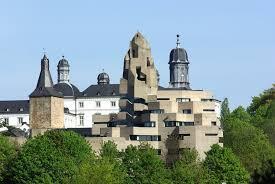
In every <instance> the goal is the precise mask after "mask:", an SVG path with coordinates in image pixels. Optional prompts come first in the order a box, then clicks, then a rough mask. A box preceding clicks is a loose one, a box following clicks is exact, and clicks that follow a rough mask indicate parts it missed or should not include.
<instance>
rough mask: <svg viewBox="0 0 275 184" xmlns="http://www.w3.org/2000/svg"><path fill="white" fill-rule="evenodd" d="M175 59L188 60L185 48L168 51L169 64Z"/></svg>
mask: <svg viewBox="0 0 275 184" xmlns="http://www.w3.org/2000/svg"><path fill="white" fill-rule="evenodd" d="M173 61H174V62H176V61H183V62H188V55H187V52H186V50H185V49H183V48H175V49H172V50H171V52H170V59H169V64H170V63H172V62H173Z"/></svg>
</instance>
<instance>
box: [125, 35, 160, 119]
mask: <svg viewBox="0 0 275 184" xmlns="http://www.w3.org/2000/svg"><path fill="white" fill-rule="evenodd" d="M157 89H158V82H157V71H156V68H155V65H154V61H153V58H152V55H151V48H150V46H149V43H148V42H147V40H146V39H145V38H144V37H143V35H142V34H141V33H139V32H137V33H136V34H135V36H134V37H133V39H132V40H131V42H130V47H129V50H128V51H127V53H126V56H125V58H124V67H123V77H122V78H121V80H120V94H121V95H122V96H125V97H124V99H121V100H120V108H121V111H122V112H127V113H128V115H131V119H132V120H129V121H128V122H131V121H132V122H133V123H134V124H135V122H140V121H139V118H140V116H139V114H141V112H142V111H144V110H147V109H148V107H147V102H148V101H156V100H157V97H156V95H157Z"/></svg>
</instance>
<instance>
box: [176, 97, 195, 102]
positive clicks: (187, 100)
mask: <svg viewBox="0 0 275 184" xmlns="http://www.w3.org/2000/svg"><path fill="white" fill-rule="evenodd" d="M190 101H191V99H190V98H177V99H176V102H190Z"/></svg>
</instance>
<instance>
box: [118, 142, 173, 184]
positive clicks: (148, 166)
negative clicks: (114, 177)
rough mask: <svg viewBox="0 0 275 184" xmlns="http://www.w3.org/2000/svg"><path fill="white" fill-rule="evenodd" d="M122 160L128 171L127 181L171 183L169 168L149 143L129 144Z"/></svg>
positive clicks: (156, 183)
mask: <svg viewBox="0 0 275 184" xmlns="http://www.w3.org/2000/svg"><path fill="white" fill-rule="evenodd" d="M122 162H123V167H124V168H125V169H126V171H127V176H128V177H127V181H126V182H127V183H143V184H146V183H150V184H161V183H171V181H170V180H169V176H170V174H169V170H168V169H166V168H165V165H164V163H163V161H162V160H161V159H160V157H159V156H158V155H157V154H156V151H155V150H154V149H153V148H152V147H150V146H149V145H148V144H141V145H139V146H138V147H136V146H133V145H130V146H128V147H127V148H126V150H125V152H124V153H123V156H122Z"/></svg>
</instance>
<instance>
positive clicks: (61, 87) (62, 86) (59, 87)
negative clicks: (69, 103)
mask: <svg viewBox="0 0 275 184" xmlns="http://www.w3.org/2000/svg"><path fill="white" fill-rule="evenodd" d="M53 87H54V89H55V90H56V91H58V92H61V93H62V94H63V96H64V97H66V96H79V95H80V91H79V89H78V88H77V87H76V86H75V85H73V84H69V83H58V84H55V85H54V86H53Z"/></svg>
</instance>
